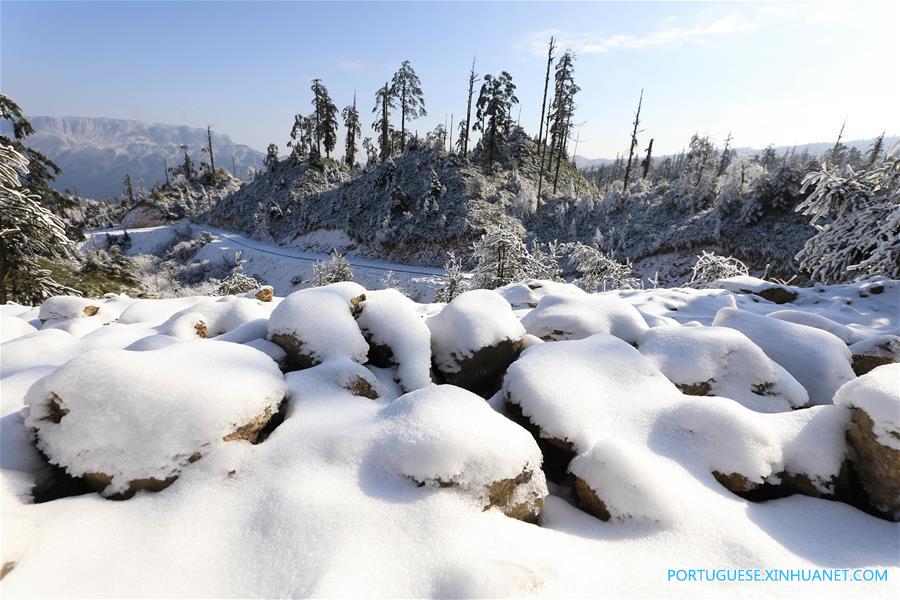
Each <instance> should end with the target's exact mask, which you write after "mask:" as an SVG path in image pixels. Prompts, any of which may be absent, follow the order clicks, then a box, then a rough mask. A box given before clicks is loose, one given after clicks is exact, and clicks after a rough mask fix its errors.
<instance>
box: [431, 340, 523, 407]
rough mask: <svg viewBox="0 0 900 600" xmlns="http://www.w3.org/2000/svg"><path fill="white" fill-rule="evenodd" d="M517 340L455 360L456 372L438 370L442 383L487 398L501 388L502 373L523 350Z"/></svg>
mask: <svg viewBox="0 0 900 600" xmlns="http://www.w3.org/2000/svg"><path fill="white" fill-rule="evenodd" d="M523 346H524V344H523V342H522V340H521V339H519V340H503V341H501V342H499V343H497V344H494V345H493V346H485V347H484V348H479V349H478V350H476V351H475V352H474V353H473V354H472V355H471V356H467V357H464V358H457V369H458V370H456V371H444V370H441V369H437V374H438V375H439V376H440V378H441V379H442V382H443V383H449V384H451V385H455V386H457V387H461V388H463V389H466V390H469V391H470V392H475V393H476V394H478V395H479V396H482V397H489V396H491V395H493V394H494V392H496V391H497V390H499V389H500V385H501V384H502V383H503V374H504V373H506V369H507V368H509V365H511V364H512V363H513V361H515V360H516V358H518V357H519V353H520V352H521V351H522V349H523Z"/></svg>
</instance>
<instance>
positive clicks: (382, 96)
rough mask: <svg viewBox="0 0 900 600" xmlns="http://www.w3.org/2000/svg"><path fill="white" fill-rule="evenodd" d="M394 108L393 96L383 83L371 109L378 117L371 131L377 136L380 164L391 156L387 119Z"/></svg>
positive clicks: (387, 86) (388, 122)
mask: <svg viewBox="0 0 900 600" xmlns="http://www.w3.org/2000/svg"><path fill="white" fill-rule="evenodd" d="M395 108H397V106H396V104H395V103H394V95H393V93H392V92H391V88H390V86H389V85H388V84H387V82H385V84H384V86H383V87H381V88H380V89H379V90H378V91H377V92H375V107H374V108H373V109H372V113H373V114H377V115H379V117H378V119H377V120H376V121H375V122H374V123H372V129H374V130H375V132H376V133H377V134H378V139H379V144H378V147H379V151H380V153H381V156H380V158H381V161H382V162H384V161H386V160H387V159H388V158H389V157H390V156H391V124H390V121H389V117H390V111H391V110H392V109H395Z"/></svg>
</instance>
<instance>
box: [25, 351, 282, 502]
mask: <svg viewBox="0 0 900 600" xmlns="http://www.w3.org/2000/svg"><path fill="white" fill-rule="evenodd" d="M284 396H285V385H284V382H283V380H282V377H281V373H280V371H279V370H278V368H277V367H276V366H275V364H274V363H273V362H272V360H271V359H269V358H268V357H267V356H265V355H264V354H262V353H260V352H258V351H256V350H253V349H251V348H246V347H243V346H239V345H236V344H228V343H224V342H185V343H180V344H174V345H171V346H168V347H166V348H162V349H159V350H150V351H146V352H129V351H124V350H95V351H92V352H88V353H85V354H83V355H80V356H78V357H77V358H76V359H74V360H72V361H71V362H69V363H67V364H66V365H65V366H63V367H61V368H60V369H58V370H56V371H55V372H54V373H52V374H51V375H48V376H47V377H45V378H44V379H42V380H40V382H38V383H37V384H36V385H35V386H33V387H32V388H31V389H30V390H29V392H28V394H27V396H26V401H25V403H26V405H27V407H28V415H27V418H26V424H27V425H28V426H29V427H32V428H34V429H35V430H36V434H37V444H38V447H39V448H40V449H41V450H42V451H43V452H44V453H45V454H46V455H47V456H48V458H49V459H50V461H51V462H52V463H54V464H58V465H60V466H63V467H65V469H66V470H67V471H68V472H69V474H71V475H73V476H77V477H80V476H85V477H86V479H88V480H89V481H91V482H92V483H93V484H94V485H96V486H97V487H98V488H100V489H102V491H103V493H104V494H105V495H121V494H126V493H128V492H129V491H133V490H134V489H135V488H138V487H140V486H141V485H143V486H144V487H147V488H148V489H154V488H155V489H159V488H160V487H165V485H167V484H168V483H171V482H172V481H173V480H174V478H175V477H177V476H178V474H179V473H180V471H181V469H182V468H183V467H184V466H185V465H187V464H189V463H191V462H194V461H195V460H197V459H198V458H199V457H200V456H201V455H203V454H206V453H207V452H209V451H210V450H211V448H212V447H213V446H215V445H216V444H218V443H221V442H222V441H223V440H224V439H225V438H229V437H230V436H233V435H235V434H236V433H237V435H238V436H240V435H242V434H243V433H246V430H245V428H247V427H248V426H253V425H255V424H258V423H259V422H260V420H261V419H263V418H264V417H265V421H268V418H270V417H271V416H272V415H273V414H274V413H275V412H276V410H277V407H278V405H279V403H280V402H281V400H282V399H283V398H284ZM256 432H257V433H258V428H257V431H256ZM148 480H152V482H153V483H151V484H150V485H147V484H148Z"/></svg>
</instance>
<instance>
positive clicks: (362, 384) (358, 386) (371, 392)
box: [344, 375, 380, 400]
mask: <svg viewBox="0 0 900 600" xmlns="http://www.w3.org/2000/svg"><path fill="white" fill-rule="evenodd" d="M344 387H345V388H347V389H348V390H350V393H351V394H353V395H354V396H361V397H363V398H368V399H369V400H377V399H378V398H380V396H379V395H378V392H377V391H376V390H375V388H374V387H373V386H372V384H371V383H369V382H368V381H366V380H365V379H363V378H362V377H360V376H359V375H356V376H354V377H353V378H351V379H350V381H349V382H347V383H346V384H345V385H344Z"/></svg>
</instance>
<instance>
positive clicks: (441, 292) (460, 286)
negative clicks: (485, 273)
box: [434, 252, 468, 302]
mask: <svg viewBox="0 0 900 600" xmlns="http://www.w3.org/2000/svg"><path fill="white" fill-rule="evenodd" d="M444 270H445V271H447V276H446V277H444V278H443V285H442V286H441V287H440V288H438V289H437V291H436V292H435V295H434V301H435V302H450V301H451V300H453V299H454V298H456V297H457V296H459V295H460V294H462V293H463V292H464V291H466V289H467V288H468V286H467V285H466V280H465V278H464V276H463V270H462V263H461V262H460V260H459V259H458V258H457V257H456V255H455V254H453V253H452V252H448V253H447V262H445V263H444Z"/></svg>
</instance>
